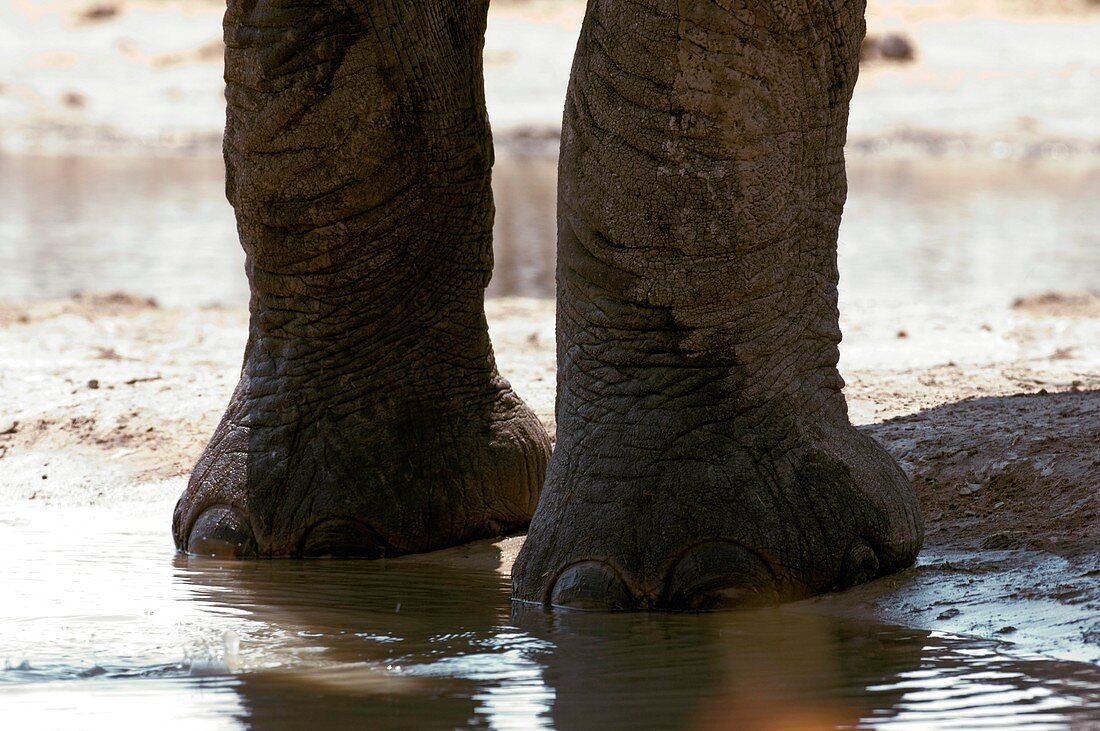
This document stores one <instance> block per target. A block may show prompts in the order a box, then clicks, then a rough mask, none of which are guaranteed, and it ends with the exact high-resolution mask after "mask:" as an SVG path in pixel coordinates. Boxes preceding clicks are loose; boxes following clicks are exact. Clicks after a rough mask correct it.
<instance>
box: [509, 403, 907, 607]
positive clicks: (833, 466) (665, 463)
mask: <svg viewBox="0 0 1100 731" xmlns="http://www.w3.org/2000/svg"><path fill="white" fill-rule="evenodd" d="M628 413H629V412H628ZM764 431H767V429H766V428H765V429H764ZM605 432H606V427H605ZM795 432H796V433H797V434H796V435H788V436H789V437H791V436H793V439H790V438H789V439H788V440H785V444H786V446H785V447H784V448H783V449H782V451H779V452H772V453H770V454H760V453H754V452H753V451H751V450H748V449H746V448H745V446H743V445H739V446H734V445H733V444H731V443H729V442H727V443H726V444H725V445H724V446H720V445H719V444H717V443H715V442H714V441H713V434H712V435H711V436H712V440H710V441H709V443H707V442H708V439H707V438H706V437H700V441H698V442H697V443H696V444H695V449H687V451H688V452H694V454H695V456H693V457H684V456H681V455H682V454H683V452H684V451H685V446H684V445H683V444H682V441H683V437H682V436H681V438H680V439H679V440H669V441H668V443H667V444H666V445H665V449H664V450H658V449H645V450H640V449H635V448H632V447H631V446H629V445H623V444H620V447H619V448H618V449H615V448H613V444H614V443H613V442H610V441H603V440H601V439H600V437H599V435H598V434H595V433H589V434H587V435H586V438H584V439H567V437H566V435H565V434H561V435H560V436H559V439H560V440H561V441H559V444H558V447H557V450H558V451H556V452H555V454H554V458H553V460H552V462H551V466H550V473H549V476H548V479H547V485H546V488H545V490H544V493H543V498H542V502H541V503H540V505H539V509H538V511H537V512H536V514H535V517H534V519H533V520H532V523H531V528H530V532H529V534H528V537H527V542H526V544H525V545H524V547H523V549H522V551H521V552H520V555H519V557H518V558H517V561H516V564H515V567H514V568H513V573H512V577H513V578H512V581H513V596H514V598H515V599H517V600H520V601H526V602H535V603H541V604H550V605H554V606H559V607H568V608H574V609H590V610H635V609H668V610H687V611H692V610H705V609H719V608H730V607H745V606H752V605H759V604H769V603H775V602H779V601H786V600H791V599H798V598H802V597H806V596H810V595H813V594H818V593H822V592H826V591H832V590H838V589H843V588H845V587H849V586H852V585H854V584H858V583H860V582H864V581H869V580H871V579H874V578H876V577H878V576H882V575H884V574H888V573H891V572H893V571H897V570H899V569H902V568H904V567H906V566H909V565H911V564H912V563H913V561H914V560H915V558H916V555H917V552H918V550H919V549H920V545H921V540H922V533H923V528H922V523H921V518H920V513H919V507H918V505H917V501H916V496H915V493H914V491H913V489H912V487H911V485H910V484H909V481H908V479H907V478H906V477H905V475H904V473H903V472H902V471H901V469H900V468H899V467H898V466H897V464H896V463H895V462H894V460H893V459H892V458H891V457H890V456H889V455H888V454H887V453H886V452H885V450H883V449H882V447H880V446H879V445H878V444H877V443H876V442H874V441H873V440H871V439H870V438H868V437H867V436H865V435H863V434H861V433H860V432H858V431H856V430H855V429H854V428H852V427H851V426H848V425H847V424H845V425H843V426H841V427H836V428H830V429H821V428H820V427H819V426H817V427H814V428H810V429H807V428H802V427H797V428H796V429H795ZM696 436H697V437H699V435H696ZM666 438H667V435H666ZM674 441H675V442H676V443H674ZM746 441H747V440H746ZM635 446H637V445H635ZM677 451H679V452H680V453H681V455H677V454H676V452H677ZM615 460H619V461H621V462H622V464H626V463H627V462H628V461H629V463H630V464H631V468H630V470H629V472H628V474H624V475H621V476H619V475H615V473H614V472H613V471H612V470H611V469H610V468H609V465H610V464H611V463H612V462H613V461H615Z"/></svg>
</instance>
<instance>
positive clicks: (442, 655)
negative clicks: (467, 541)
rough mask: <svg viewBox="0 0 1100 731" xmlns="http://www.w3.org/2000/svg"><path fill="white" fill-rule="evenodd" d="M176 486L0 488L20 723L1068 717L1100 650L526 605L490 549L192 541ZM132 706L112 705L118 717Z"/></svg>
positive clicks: (837, 625)
mask: <svg viewBox="0 0 1100 731" xmlns="http://www.w3.org/2000/svg"><path fill="white" fill-rule="evenodd" d="M169 501H170V497H166V498H165V499H163V500H160V501H158V502H155V503H153V504H149V505H138V506H132V507H126V506H123V507H116V508H115V509H112V510H110V511H108V510H105V509H102V508H56V507H55V508H53V509H49V508H47V509H43V508H41V507H38V506H34V505H33V504H31V507H27V505H26V504H23V505H19V506H16V505H9V506H6V508H5V510H4V512H3V514H4V516H5V517H4V518H3V519H0V522H2V524H0V528H2V530H0V551H2V552H3V555H5V557H6V558H7V560H6V561H5V562H3V563H2V564H0V586H3V587H4V588H5V592H4V597H3V599H2V600H0V708H3V709H4V713H5V718H18V719H20V721H22V724H21V726H25V727H57V726H59V725H64V724H65V723H66V722H68V721H71V720H72V718H73V717H74V714H77V713H79V714H80V716H79V717H80V718H81V719H82V720H84V721H86V722H87V724H88V725H89V726H97V725H99V722H100V721H104V720H108V721H111V722H113V723H114V724H115V725H122V726H136V725H138V724H142V725H149V723H150V721H151V720H154V719H155V721H156V723H157V725H158V726H159V727H165V728H173V727H176V726H179V727H181V728H184V727H186V728H189V729H203V728H224V727H230V728H237V727H241V726H246V727H256V728H275V729H278V728H301V727H317V728H337V727H344V726H350V725H351V724H352V723H355V724H356V726H357V727H367V728H382V729H405V728H408V729H425V728H428V729H435V728H456V727H472V728H493V729H510V728H517V729H531V728H556V729H601V730H602V729H609V728H610V729H615V728H639V727H644V728H683V729H701V730H703V729H727V728H733V729H773V728H784V729H786V728H799V729H813V728H836V727H848V728H850V727H856V728H883V729H893V728H899V729H900V728H919V729H926V728H936V727H942V728H946V727H964V728H970V727H974V726H977V725H982V726H985V727H989V728H997V729H1011V728H1028V729H1033V728H1065V727H1067V726H1070V727H1075V726H1080V725H1081V724H1086V723H1088V722H1097V721H1100V668H1097V667H1095V666H1092V665H1081V664H1077V663H1070V662H1059V661H1053V660H1049V659H1044V658H1037V657H1024V656H1021V655H1019V654H1009V653H1008V651H1007V650H1006V648H1005V647H1003V646H1000V645H997V644H994V643H991V642H984V641H979V640H973V639H968V638H962V637H953V636H948V635H943V634H937V633H928V632H923V631H918V630H906V629H900V628H896V627H890V626H884V625H879V624H875V623H871V622H862V621H853V620H848V619H837V618H830V617H826V616H819V615H816V614H814V613H812V612H813V611H814V607H815V606H816V605H809V606H808V607H800V606H798V605H795V606H792V607H784V608H780V609H763V610H755V611H752V612H727V613H715V614H704V615H694V614H664V615H657V614H635V615H602V614H586V613H574V612H561V611H547V610H544V609H542V608H539V607H529V606H513V605H512V604H511V602H510V600H509V591H508V581H507V577H505V576H504V575H502V574H501V572H500V571H499V568H500V563H501V558H500V555H499V551H498V549H496V548H494V547H493V546H490V545H488V544H484V543H483V544H477V545H475V546H473V547H468V548H464V549H460V550H458V551H451V552H447V553H444V554H437V555H430V556H421V557H413V558H408V559H397V560H389V561H379V562H369V561H311V562H291V561H261V562H218V561H211V560H195V559H186V558H181V557H175V556H174V555H173V553H172V549H171V542H170V539H169V536H168V534H167V530H166V527H165V525H164V516H165V515H167V514H168V511H169V509H170V502H169ZM120 720H121V721H122V723H121V724H120V723H118V722H119V721H120Z"/></svg>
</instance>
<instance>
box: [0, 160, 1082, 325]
mask: <svg viewBox="0 0 1100 731" xmlns="http://www.w3.org/2000/svg"><path fill="white" fill-rule="evenodd" d="M555 176H556V161H555V160H554V159H552V158H548V157H542V156H537V155H520V154H516V153H514V152H509V151H508V150H506V149H505V150H501V151H499V153H498V159H497V164H496V167H495V169H494V189H495V194H496V200H497V219H496V230H495V245H494V249H495V256H496V268H495V271H494V275H493V280H492V282H491V284H490V285H489V290H488V294H489V295H490V296H506V295H519V296H526V297H552V296H553V294H554V237H555V211H554V206H555V188H556V182H555ZM222 189H223V169H222V164H221V162H220V161H219V160H210V159H190V158H164V159H149V158H46V157H3V156H0V200H3V201H4V205H3V206H2V207H0V296H5V297H21V298H25V297H30V298H42V297H64V296H68V295H69V294H72V293H73V292H76V291H84V290H100V291H102V290H126V291H131V292H136V293H139V294H144V295H148V296H152V297H156V298H157V299H158V300H159V301H161V302H163V303H165V304H176V305H179V304H208V303H219V304H230V305H233V304H237V305H243V304H245V303H246V302H247V298H248V288H247V283H246V282H245V279H244V276H243V263H244V256H243V254H242V253H241V250H240V246H239V244H238V243H237V240H236V232H235V225H234V222H233V215H232V210H231V209H230V208H229V205H228V204H227V203H226V202H225V198H224V195H223V192H222ZM1097 200H1100V164H1097V163H1096V162H1095V161H1087V160H1086V161H1061V162H1039V161H1035V162H993V161H986V162H983V161H975V160H965V161H958V160H955V161H952V160H950V159H940V160H924V161H913V160H889V159H881V158H856V159H855V160H853V161H851V162H850V163H849V196H848V204H847V207H846V210H845V216H844V222H843V224H842V228H841V237H840V269H841V276H842V287H841V296H842V303H844V304H847V305H848V306H863V305H864V304H877V305H885V306H896V305H897V304H899V303H912V302H922V301H927V302H933V301H934V302H935V303H936V304H937V305H939V306H956V305H957V306H962V305H967V306H981V307H1004V306H1005V305H1007V304H1008V303H1010V302H1011V301H1012V300H1013V298H1015V297H1017V296H1019V295H1021V294H1026V293H1031V292H1035V291H1041V290H1046V289H1057V290H1067V289H1078V290H1080V289H1097V288H1100V209H1098V208H1097V207H1096V205H1095V202H1096V201H1097Z"/></svg>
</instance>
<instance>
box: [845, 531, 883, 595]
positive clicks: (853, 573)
mask: <svg viewBox="0 0 1100 731" xmlns="http://www.w3.org/2000/svg"><path fill="white" fill-rule="evenodd" d="M880 573H882V572H881V570H880V565H879V560H878V554H876V553H875V549H873V548H871V544H870V543H868V542H867V541H865V540H864V539H862V538H860V539H857V540H856V541H855V543H853V544H852V545H851V546H849V547H848V552H847V553H845V554H844V562H843V563H842V564H841V567H840V579H839V580H838V582H837V583H838V584H839V585H840V588H841V589H846V588H847V587H849V586H855V585H856V584H862V583H864V582H865V581H870V580H871V579H874V578H877V577H878V576H879V574H880Z"/></svg>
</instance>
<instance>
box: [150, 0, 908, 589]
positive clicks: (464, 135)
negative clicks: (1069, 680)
mask: <svg viewBox="0 0 1100 731" xmlns="http://www.w3.org/2000/svg"><path fill="white" fill-rule="evenodd" d="M487 11H488V0H407V1H406V2H376V1H373V0H228V7H227V11H226V15H225V25H224V32H225V46H226V52H225V80H226V92H225V96H226V101H227V114H226V132H225V138H224V157H225V163H226V195H227V198H228V199H229V201H230V203H231V204H232V206H233V208H234V210H235V214H236V219H237V227H238V232H239V236H240V239H241V242H242V245H243V247H244V250H245V254H246V272H247V275H248V279H249V284H250V291H251V297H250V306H249V309H250V320H249V334H248V341H247V344H246V347H245V353H244V361H243V366H242V370H241V377H240V381H239V383H238V384H237V386H236V389H235V390H234V392H233V395H232V397H231V399H230V402H229V405H228V408H227V409H226V412H225V414H224V416H223V417H222V420H221V423H220V424H219V426H218V427H217V428H216V430H215V432H214V435H213V437H212V439H211V440H210V442H209V444H208V446H207V447H206V449H205V451H204V452H203V454H202V456H201V457H200V459H199V461H198V463H197V465H196V467H195V469H194V472H193V473H192V475H191V478H190V480H189V482H188V485H187V487H186V490H185V492H184V493H183V495H182V497H181V498H180V500H179V502H178V504H177V506H176V510H175V514H174V517H173V528H172V529H173V535H174V538H175V542H176V545H177V548H178V549H179V550H181V551H185V552H189V553H193V554H209V555H217V556H223V557H224V556H232V557H267V556H290V557H317V556H337V557H344V556H347V557H352V556H354V557H366V558H379V557H385V556H394V555H399V554H405V553H413V552H424V551H432V550H436V549H440V548H443V547H445V546H450V545H454V544H458V543H461V542H466V541H471V540H474V539H478V538H484V537H491V536H498V535H503V534H507V533H509V532H515V531H518V530H521V529H522V528H523V527H524V526H527V525H528V524H529V531H528V536H527V539H526V543H525V544H524V546H523V548H522V550H521V551H520V554H519V556H518V558H517V559H516V562H515V565H514V567H513V572H512V582H513V598H514V599H515V600H517V601H519V602H530V603H536V604H543V605H553V606H559V607H567V608H574V609H589V610H639V609H658V610H661V609H664V610H704V609H714V608H722V607H740V606H750V605H755V604H761V603H772V602H777V601H785V600H791V599H797V598H801V597H806V596H810V595H814V594H818V593H822V592H827V591H833V590H838V589H842V588H845V587H848V586H852V585H854V584H857V583H860V582H863V581H867V580H870V579H873V578H876V577H879V576H883V575H885V574H888V573H891V572H895V571H898V570H900V569H902V568H904V567H907V566H910V565H912V564H913V563H914V561H915V560H916V556H917V553H918V551H919V550H920V547H921V543H922V540H923V524H922V517H921V514H920V509H919V505H918V503H917V499H916V495H915V492H914V490H913V488H912V486H911V484H910V483H909V480H908V479H907V477H906V475H905V473H904V472H903V471H902V469H901V468H900V467H899V465H898V464H897V463H896V462H895V461H894V460H893V458H891V457H890V456H889V455H888V454H887V453H886V451H885V450H884V449H883V448H882V447H881V446H880V445H878V444H877V443H876V442H875V441H874V440H872V439H871V438H870V437H868V436H866V435H863V434H861V433H860V432H857V431H856V430H855V429H854V428H853V426H852V425H851V423H850V421H849V419H848V414H847V406H846V403H845V399H844V394H843V387H844V381H843V379H842V378H841V376H840V374H839V372H838V370H837V364H838V359H839V342H840V339H841V333H840V328H839V311H838V305H837V285H838V281H839V274H838V271H837V232H838V228H839V223H840V218H841V213H842V210H843V207H844V202H845V197H846V192H847V188H846V186H847V183H846V178H845V166H844V143H845V137H846V134H847V117H848V105H849V101H850V99H851V95H852V91H853V87H854V84H855V80H856V76H857V73H858V58H859V50H860V43H861V40H862V38H863V36H864V32H865V23H864V19H863V14H864V0H829V1H826V0H773V1H771V2H764V0H709V1H703V2H691V1H685V0H647V2H644V3H643V2H631V1H628V0H589V2H588V6H587V9H586V14H585V18H584V22H583V25H582V29H581V32H580V38H579V40H578V43H577V48H576V53H575V57H574V62H573V67H572V72H571V78H570V82H569V87H568V92H567V97H566V100H565V110H564V118H563V123H562V131H561V143H560V145H561V147H560V157H559V175H558V177H559V182H558V186H559V189H558V243H557V247H558V248H557V327H556V347H557V366H558V368H557V398H556V405H555V410H556V422H557V436H556V444H555V445H554V448H553V450H551V442H550V439H549V438H548V436H547V433H546V432H545V430H544V429H543V427H542V425H541V424H540V422H539V420H538V419H537V418H536V417H535V415H534V414H533V413H532V411H531V410H530V409H529V408H528V407H527V406H526V405H525V404H524V402H523V401H522V400H521V399H520V398H519V397H518V396H517V395H516V394H515V393H514V391H513V390H512V388H511V386H510V384H509V383H508V381H506V380H505V379H504V378H503V377H501V375H500V374H499V373H498V372H497V369H496V365H495V361H494V356H493V350H492V346H491V343H490V341H489V337H488V334H487V327H486V320H485V315H484V309H483V303H484V289H485V287H486V285H487V283H488V281H489V278H490V275H491V270H492V243H491V229H492V221H493V198H492V190H491V183H490V178H491V170H492V164H493V144H492V137H491V131H490V128H489V122H488V117H487V114H486V110H485V101H484V83H483V80H482V59H481V52H482V47H483V37H484V31H485V25H486V17H487ZM551 452H552V455H551Z"/></svg>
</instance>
